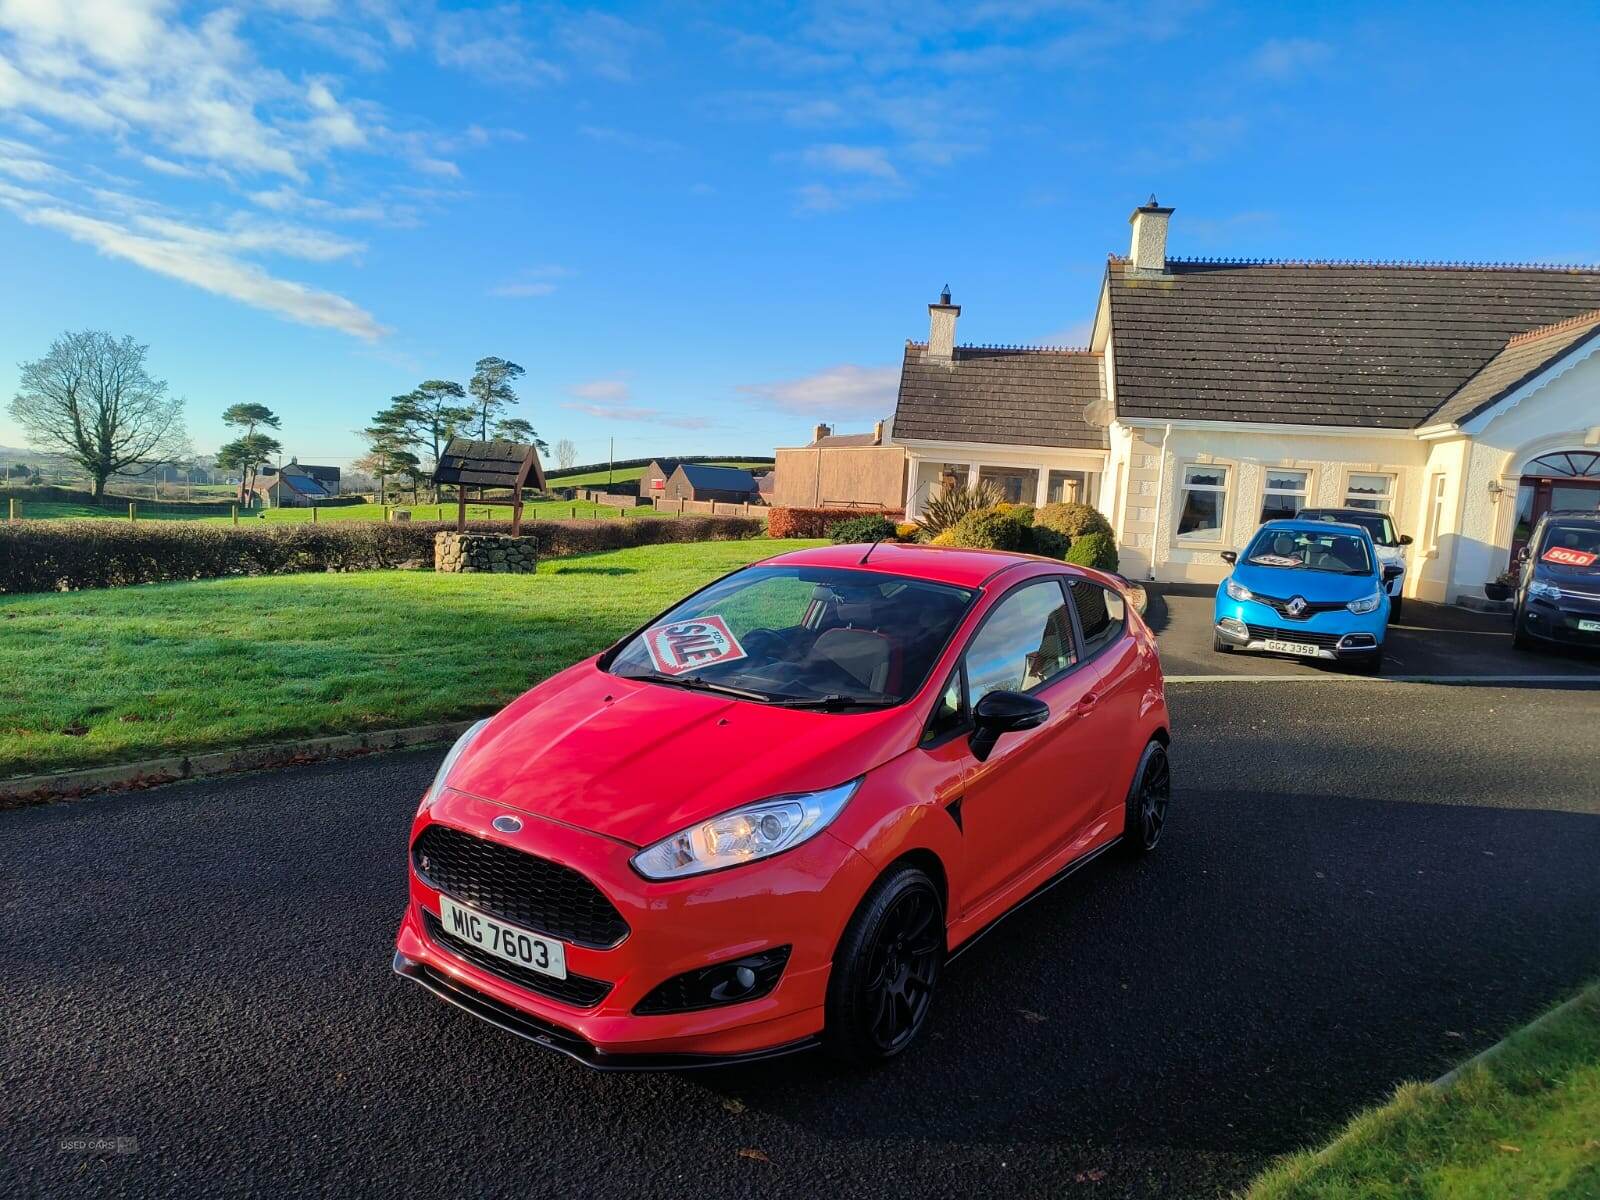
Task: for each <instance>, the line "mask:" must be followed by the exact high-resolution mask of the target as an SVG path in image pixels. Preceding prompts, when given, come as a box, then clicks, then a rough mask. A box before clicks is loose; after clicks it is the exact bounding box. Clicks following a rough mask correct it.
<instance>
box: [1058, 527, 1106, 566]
mask: <svg viewBox="0 0 1600 1200" xmlns="http://www.w3.org/2000/svg"><path fill="white" fill-rule="evenodd" d="M1067 561H1068V562H1069V563H1076V564H1077V565H1078V566H1080V567H1093V568H1095V570H1097V571H1115V570H1116V569H1117V543H1116V542H1115V541H1113V540H1112V537H1111V535H1110V534H1109V533H1100V532H1099V531H1098V530H1097V531H1096V532H1094V533H1086V534H1084V535H1083V536H1082V537H1080V538H1074V539H1073V541H1072V548H1071V549H1069V550H1068V551H1067Z"/></svg>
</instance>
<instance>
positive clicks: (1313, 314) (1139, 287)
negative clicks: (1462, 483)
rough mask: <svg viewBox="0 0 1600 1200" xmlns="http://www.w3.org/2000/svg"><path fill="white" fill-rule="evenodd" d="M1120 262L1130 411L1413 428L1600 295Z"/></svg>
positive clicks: (1426, 279) (1581, 286) (1120, 370)
mask: <svg viewBox="0 0 1600 1200" xmlns="http://www.w3.org/2000/svg"><path fill="white" fill-rule="evenodd" d="M1108 270H1109V283H1110V297H1111V321H1112V341H1113V345H1114V346H1115V357H1116V376H1117V410H1118V413H1119V415H1121V416H1124V417H1128V418H1132V419H1141V418H1142V419H1146V420H1178V419H1198V420H1211V421H1263V422H1288V423H1295V424H1306V425H1351V426H1364V427H1370V428H1390V429H1408V428H1412V427H1414V426H1417V425H1421V424H1425V423H1429V420H1430V414H1434V413H1435V411H1436V410H1438V409H1439V407H1440V405H1441V404H1443V403H1444V402H1445V401H1446V400H1447V399H1449V398H1450V397H1452V396H1453V395H1454V394H1455V393H1456V392H1457V391H1458V390H1460V389H1461V388H1462V387H1463V385H1465V384H1466V383H1467V381H1468V380H1470V379H1472V377H1473V376H1475V375H1476V374H1478V372H1480V371H1482V370H1483V369H1484V368H1485V367H1486V366H1487V365H1488V364H1489V363H1490V361H1491V360H1493V359H1494V358H1495V357H1496V355H1498V354H1499V353H1500V352H1501V351H1502V350H1503V349H1504V348H1505V347H1506V343H1507V341H1508V339H1510V338H1511V337H1513V336H1514V335H1516V334H1519V333H1524V332H1526V331H1528V330H1531V329H1534V328H1535V327H1537V326H1541V325H1545V324H1548V323H1550V322H1555V321H1563V320H1566V319H1569V318H1572V317H1575V316H1577V315H1579V314H1581V313H1584V312H1588V311H1590V310H1593V309H1596V308H1600V269H1595V268H1569V267H1532V266H1499V265H1494V266H1490V265H1481V264H1416V265H1412V264H1398V263H1302V262H1295V263H1288V262H1240V261H1188V260H1169V261H1168V263H1167V270H1166V272H1165V273H1164V274H1161V275H1138V274H1136V273H1134V272H1133V271H1131V270H1130V269H1129V267H1128V264H1127V261H1126V260H1124V259H1117V258H1113V259H1112V260H1111V263H1110V266H1109V268H1108ZM902 395H904V384H902ZM899 431H900V430H899V426H898V424H897V426H896V432H897V433H898V432H899Z"/></svg>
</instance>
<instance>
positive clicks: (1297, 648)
mask: <svg viewBox="0 0 1600 1200" xmlns="http://www.w3.org/2000/svg"><path fill="white" fill-rule="evenodd" d="M1263 644H1264V645H1265V646H1266V648H1267V649H1268V650H1271V651H1272V652H1273V653H1274V654H1309V655H1311V656H1312V657H1313V658H1315V657H1316V653H1317V648H1316V647H1315V646H1313V645H1311V643H1309V642H1280V641H1278V639H1277V638H1268V639H1267V640H1266V642H1265V643H1263Z"/></svg>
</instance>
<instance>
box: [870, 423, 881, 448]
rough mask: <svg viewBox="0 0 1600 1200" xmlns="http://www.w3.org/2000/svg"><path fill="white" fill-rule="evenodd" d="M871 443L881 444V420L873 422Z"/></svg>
mask: <svg viewBox="0 0 1600 1200" xmlns="http://www.w3.org/2000/svg"><path fill="white" fill-rule="evenodd" d="M872 444H873V445H874V446H881V445H883V422H882V421H876V422H874V423H873V426H872Z"/></svg>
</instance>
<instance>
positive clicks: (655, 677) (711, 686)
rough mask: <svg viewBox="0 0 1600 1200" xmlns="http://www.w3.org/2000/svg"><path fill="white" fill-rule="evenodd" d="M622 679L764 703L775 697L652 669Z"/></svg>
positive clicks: (770, 701) (747, 689) (768, 702)
mask: <svg viewBox="0 0 1600 1200" xmlns="http://www.w3.org/2000/svg"><path fill="white" fill-rule="evenodd" d="M619 678H622V679H638V680H641V681H643V682H645V683H664V684H666V685H667V686H668V687H680V688H687V689H688V690H689V691H692V692H716V693H718V694H719V695H723V696H734V697H736V698H738V699H740V700H756V701H759V702H760V703H762V704H770V703H772V700H773V697H771V696H769V695H767V693H766V692H753V691H751V690H750V689H749V688H740V687H733V686H732V685H730V684H726V683H712V682H711V681H710V680H709V679H695V678H693V677H692V676H687V675H661V674H658V673H657V672H654V671H651V672H648V673H646V674H644V675H623V676H620V677H619Z"/></svg>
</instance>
